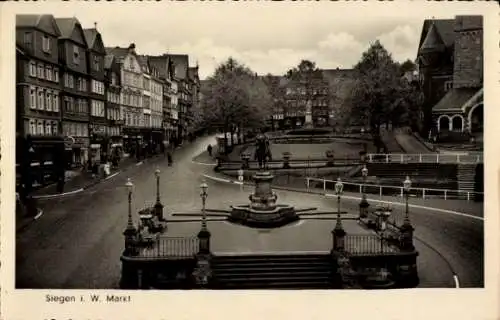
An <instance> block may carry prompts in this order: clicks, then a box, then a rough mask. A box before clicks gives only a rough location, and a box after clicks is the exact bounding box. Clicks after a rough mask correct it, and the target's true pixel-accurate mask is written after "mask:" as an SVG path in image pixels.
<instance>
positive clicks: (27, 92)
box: [16, 15, 65, 193]
mask: <svg viewBox="0 0 500 320" xmlns="http://www.w3.org/2000/svg"><path fill="white" fill-rule="evenodd" d="M59 36H60V31H59V28H58V26H57V25H56V23H55V20H54V17H53V16H52V15H17V16H16V169H17V170H16V177H17V179H16V182H17V185H21V184H23V185H24V186H25V188H26V189H27V190H31V188H32V187H36V186H38V185H44V184H47V183H50V182H54V180H57V179H60V178H63V177H64V162H65V161H64V153H63V150H64V148H63V146H64V145H63V143H62V141H63V140H62V138H61V91H62V89H61V83H60V80H61V74H62V70H61V66H60V64H59V50H58V38H59ZM27 192H28V193H29V191H27Z"/></svg>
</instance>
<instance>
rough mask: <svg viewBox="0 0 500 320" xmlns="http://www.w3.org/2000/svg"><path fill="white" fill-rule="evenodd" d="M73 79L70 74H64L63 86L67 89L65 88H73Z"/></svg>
mask: <svg viewBox="0 0 500 320" xmlns="http://www.w3.org/2000/svg"><path fill="white" fill-rule="evenodd" d="M74 84H75V83H74V79H73V76H72V75H70V74H65V75H64V85H65V86H66V87H67V88H74Z"/></svg>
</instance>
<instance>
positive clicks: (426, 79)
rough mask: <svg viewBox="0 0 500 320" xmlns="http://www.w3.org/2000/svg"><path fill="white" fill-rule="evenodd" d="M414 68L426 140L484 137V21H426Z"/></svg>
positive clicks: (473, 18) (470, 18) (460, 18)
mask: <svg viewBox="0 0 500 320" xmlns="http://www.w3.org/2000/svg"><path fill="white" fill-rule="evenodd" d="M417 64H418V69H419V76H420V79H419V80H420V83H421V86H422V88H423V93H424V117H425V120H426V125H427V126H426V129H427V130H428V131H429V137H431V136H438V137H439V139H440V140H443V139H444V138H443V137H446V136H450V137H452V136H456V137H459V138H460V137H462V138H463V140H467V139H469V137H470V136H471V135H479V136H482V131H483V21H482V17H481V16H457V17H455V19H448V20H435V19H434V20H425V21H424V25H423V28H422V34H421V37H420V44H419V50H418V57H417Z"/></svg>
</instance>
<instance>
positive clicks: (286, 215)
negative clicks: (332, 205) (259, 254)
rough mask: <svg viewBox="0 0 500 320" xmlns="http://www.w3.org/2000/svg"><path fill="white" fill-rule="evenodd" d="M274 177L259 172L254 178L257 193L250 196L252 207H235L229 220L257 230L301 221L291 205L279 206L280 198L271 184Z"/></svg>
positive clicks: (264, 172) (265, 172) (267, 173)
mask: <svg viewBox="0 0 500 320" xmlns="http://www.w3.org/2000/svg"><path fill="white" fill-rule="evenodd" d="M273 178H274V176H273V175H271V173H269V172H267V171H259V172H257V173H256V174H255V175H254V176H253V180H254V181H255V191H254V193H253V194H251V195H250V196H249V199H250V205H240V206H235V207H233V210H232V212H231V215H230V216H229V220H230V221H231V222H234V223H239V224H242V225H246V226H249V227H255V228H278V227H282V226H284V225H286V224H289V223H291V222H294V221H297V220H298V219H299V217H298V215H297V213H296V212H295V209H294V208H293V207H292V206H289V205H277V204H276V200H277V199H278V196H277V195H276V194H275V193H274V192H273V190H272V188H271V184H272V181H273Z"/></svg>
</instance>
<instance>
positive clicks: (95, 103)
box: [83, 28, 109, 162]
mask: <svg viewBox="0 0 500 320" xmlns="http://www.w3.org/2000/svg"><path fill="white" fill-rule="evenodd" d="M83 32H84V34H85V40H86V42H87V45H88V53H87V54H88V57H87V62H88V73H89V76H90V85H89V88H88V89H89V98H90V118H89V120H90V122H89V136H90V152H91V156H90V158H91V160H92V161H94V162H99V161H103V160H104V161H105V160H106V156H107V154H109V139H108V134H107V132H108V121H107V119H106V90H105V83H104V82H105V77H106V71H105V69H104V58H105V57H106V50H105V49H104V43H103V41H102V37H101V34H100V33H99V32H98V31H97V29H96V28H93V29H84V30H83Z"/></svg>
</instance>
